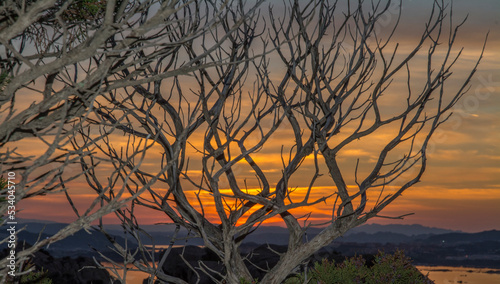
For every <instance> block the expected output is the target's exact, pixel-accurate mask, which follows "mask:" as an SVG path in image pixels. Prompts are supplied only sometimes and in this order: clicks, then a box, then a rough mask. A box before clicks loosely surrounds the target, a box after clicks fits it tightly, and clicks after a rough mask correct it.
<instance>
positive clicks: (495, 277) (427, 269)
mask: <svg viewBox="0 0 500 284" xmlns="http://www.w3.org/2000/svg"><path fill="white" fill-rule="evenodd" d="M417 268H418V269H419V270H420V271H421V272H422V273H423V274H428V275H429V279H431V280H432V281H434V282H435V283H436V284H454V283H457V284H458V283H460V284H498V283H500V269H490V268H468V267H449V266H417Z"/></svg>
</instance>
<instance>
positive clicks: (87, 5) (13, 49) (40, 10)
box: [0, 0, 260, 281]
mask: <svg viewBox="0 0 500 284" xmlns="http://www.w3.org/2000/svg"><path fill="white" fill-rule="evenodd" d="M259 3H260V2H259V1H258V2H257V3H256V6H255V7H257V6H258V5H259ZM226 7H227V2H217V3H212V2H202V1H177V0H173V1H156V0H150V1H121V0H120V1H114V0H109V1H97V0H96V1H80V0H74V1H59V0H40V1H30V0H27V1H26V0H19V1H18V0H7V1H2V3H1V4H0V49H1V51H0V67H1V70H0V88H1V89H0V90H1V93H0V107H1V109H0V115H1V118H0V123H1V126H0V146H1V147H2V151H1V153H0V172H1V174H2V175H3V176H4V177H5V178H7V176H9V177H11V176H14V175H15V177H16V178H15V179H13V180H12V181H11V182H12V183H15V189H16V190H15V193H14V192H12V194H11V195H13V196H15V201H16V203H17V202H19V201H21V200H23V199H26V198H31V197H35V196H44V195H47V194H50V193H58V192H59V193H60V192H63V193H64V194H66V196H67V198H68V201H69V202H70V204H72V205H73V201H72V199H71V194H70V191H68V188H67V187H66V185H67V184H68V182H71V181H73V180H75V179H77V178H78V177H79V176H81V175H82V174H84V173H85V174H87V173H89V172H92V171H94V168H93V167H87V168H86V172H81V171H78V172H75V171H70V172H68V171H66V172H65V170H66V169H68V168H69V167H70V166H71V165H75V164H76V165H79V163H80V161H81V160H82V159H83V158H89V159H90V158H92V155H93V152H94V149H93V148H92V145H93V144H95V143H96V142H97V141H100V140H102V139H108V138H107V137H108V136H107V135H108V132H103V133H101V134H97V135H93V136H92V137H91V138H90V139H88V140H86V141H85V142H84V144H81V145H79V146H80V147H79V148H73V146H72V145H73V144H72V143H73V140H74V138H75V135H76V134H77V133H79V132H78V131H79V130H80V129H82V127H83V123H84V122H85V123H87V122H88V121H92V120H93V119H95V118H96V117H101V116H103V117H106V120H107V121H109V119H108V118H109V117H107V116H105V112H103V110H102V109H100V108H99V107H98V110H97V112H96V110H95V109H94V107H95V106H98V105H99V104H100V103H101V102H102V101H103V100H102V99H100V98H99V97H100V96H103V95H104V94H109V95H112V94H114V93H116V92H117V91H116V90H128V88H130V87H135V86H141V85H142V84H148V83H150V82H157V81H158V80H166V79H168V78H175V76H178V75H181V74H189V73H191V72H193V71H194V70H198V69H200V68H202V69H203V68H209V67H210V66H217V65H220V64H226V62H227V61H228V60H229V58H228V59H227V60H226V62H214V61H212V60H210V56H212V55H211V54H212V53H213V52H215V50H216V48H217V47H218V46H219V44H218V43H214V44H213V45H212V47H211V48H209V49H206V50H204V52H200V53H198V54H197V55H196V56H193V57H185V58H183V57H182V56H181V54H180V53H179V52H178V51H179V50H180V49H182V48H183V46H191V45H192V42H193V40H195V39H197V38H203V37H205V35H206V34H207V33H211V32H212V31H213V30H214V28H216V27H217V26H219V25H221V23H220V22H219V14H220V13H227V9H226ZM255 7H254V8H253V9H255ZM252 11H253V10H250V11H249V12H250V13H252ZM245 17H246V16H245ZM245 17H243V18H245ZM242 23H243V20H238V21H236V22H235V23H234V25H233V26H231V27H229V28H228V31H229V32H230V33H232V32H234V31H235V30H237V29H238V28H239V26H240V25H241V24H242ZM221 36H222V37H224V35H221ZM226 36H229V35H226ZM207 58H208V59H207ZM155 68H160V69H155ZM132 69H133V71H130V70H132ZM129 71H130V72H129ZM127 72H128V73H127ZM154 72H156V73H155V75H154V76H153V77H149V76H148V73H149V74H153V73H154ZM117 74H119V75H117ZM96 114H97V115H96ZM113 117H115V118H116V115H114V114H113ZM123 119H127V117H120V118H117V121H115V122H113V125H111V126H110V128H108V129H107V130H106V131H112V130H113V129H114V128H116V127H119V128H120V127H121V124H122V123H123ZM92 134H95V133H92ZM19 141H30V142H32V143H34V145H37V148H38V149H39V150H40V152H39V154H37V155H35V156H30V155H28V154H27V153H26V151H25V150H26V149H18V148H19V147H18V146H19V145H18V142H19ZM105 141H107V140H105ZM147 149H149V146H144V144H143V145H142V146H141V147H138V148H136V149H134V153H135V154H132V155H131V156H129V157H127V159H130V160H131V161H125V163H126V164H130V163H132V160H134V158H136V157H140V156H141V155H144V154H145V153H146V150H147ZM134 162H136V163H137V161H135V160H134ZM132 172H133V171H132ZM9 173H10V174H9ZM9 181H10V179H9ZM144 190H146V187H143V188H142V189H140V190H137V192H136V195H132V196H122V195H120V194H116V195H115V196H114V198H113V199H112V200H110V202H107V203H105V204H104V203H101V201H102V196H96V199H95V200H94V202H93V203H92V204H91V205H90V206H89V208H86V209H85V210H84V211H78V208H76V207H75V213H76V216H77V219H76V221H74V222H73V223H71V224H69V225H68V226H67V227H66V228H64V229H62V230H61V231H60V232H58V233H57V234H55V235H53V236H52V237H50V238H47V239H43V240H40V241H39V242H37V243H36V244H33V246H32V247H31V248H29V249H26V250H24V251H22V252H18V253H17V254H16V266H19V265H20V264H22V263H23V262H24V261H25V260H26V259H27V258H28V257H29V256H30V254H31V253H33V252H34V251H36V250H38V249H40V248H41V247H43V246H45V245H48V244H50V243H53V242H55V241H58V240H61V239H63V238H65V237H67V236H69V235H72V234H73V233H75V232H77V231H78V230H80V229H82V228H85V229H87V228H89V226H90V224H91V223H92V222H93V221H94V220H97V219H99V218H100V217H102V216H104V215H106V214H108V213H110V212H113V211H115V210H116V209H117V208H120V207H122V206H124V205H126V204H129V203H130V201H131V200H133V199H134V198H136V197H137V196H138V195H139V194H140V193H141V192H143V191H144ZM1 194H2V196H7V195H8V194H10V193H8V191H7V188H6V189H5V190H2V192H1ZM97 205H100V206H97ZM9 206H13V204H8V203H6V202H2V203H1V204H0V211H1V213H2V216H6V214H7V212H11V211H12V210H11V208H12V207H9ZM17 209H19V208H17ZM9 214H10V215H12V217H11V219H10V220H9V219H7V218H2V224H4V223H5V222H6V221H14V220H15V215H14V213H9ZM19 225H21V224H19ZM19 229H20V227H16V230H18V231H19ZM6 241H7V240H3V241H2V243H4V242H6ZM8 263H10V261H8V260H7V259H2V260H1V261H0V266H1V267H2V268H1V270H2V275H7V273H3V272H6V271H7V270H6V264H8ZM18 275H19V274H18ZM2 281H5V278H2Z"/></svg>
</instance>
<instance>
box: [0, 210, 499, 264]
mask: <svg viewBox="0 0 500 284" xmlns="http://www.w3.org/2000/svg"><path fill="white" fill-rule="evenodd" d="M18 222H19V223H18V224H19V227H20V228H21V227H23V226H26V229H25V231H23V232H21V233H19V235H18V239H19V240H20V241H23V240H25V241H26V242H28V243H30V244H32V243H34V242H35V241H36V240H37V239H38V238H41V239H43V238H46V237H48V236H50V235H52V234H54V233H56V232H57V231H58V230H59V229H61V228H63V227H64V226H66V225H67V224H62V223H56V222H43V221H37V220H18ZM106 229H107V231H108V233H110V234H111V235H112V236H113V237H114V238H115V240H116V241H118V242H119V243H120V244H124V243H125V238H127V239H128V246H129V248H134V247H136V246H137V244H136V241H135V239H134V238H132V237H131V236H130V235H125V234H124V232H123V229H122V228H121V226H119V225H110V226H106ZM143 229H145V230H146V231H147V232H148V234H149V236H145V235H143V236H142V237H141V241H142V242H143V243H144V244H146V245H151V244H153V243H154V244H155V245H159V246H165V245H168V244H169V243H170V241H171V238H172V236H173V232H174V229H175V227H174V226H170V225H146V226H144V227H143ZM320 230H321V229H318V228H310V229H308V230H307V234H306V236H305V237H306V238H308V239H311V238H313V237H314V236H315V235H317V234H318V233H319V231H320ZM41 232H42V233H41ZM5 237H7V231H6V230H0V238H5ZM188 237H189V238H188ZM287 242H288V231H287V229H286V228H283V227H276V226H274V227H273V226H261V227H259V228H257V230H256V231H255V232H254V233H252V234H250V235H249V236H247V238H245V241H244V244H243V245H242V250H244V249H245V247H246V246H251V247H256V246H259V245H263V244H266V245H267V244H269V245H278V246H279V245H286V244H287ZM175 245H194V246H202V245H203V242H202V240H201V239H199V238H192V235H191V236H189V235H188V232H187V231H186V230H181V231H180V232H179V234H178V235H177V242H176V243H175ZM5 246H6V244H2V245H1V246H0V250H1V249H3V248H5ZM109 246H110V243H109V242H108V240H107V239H106V238H105V237H104V236H103V235H102V234H101V233H100V232H97V231H95V232H93V233H92V234H88V233H87V232H86V231H84V230H81V231H79V232H77V233H75V234H74V235H73V236H70V237H68V238H66V239H63V240H61V241H59V242H57V243H54V244H51V245H50V247H48V248H45V249H46V250H48V251H49V252H50V253H51V254H52V255H54V256H56V257H62V256H71V257H76V256H97V253H96V252H95V251H94V250H92V248H93V249H95V250H97V251H100V252H103V253H104V254H105V255H106V256H111V257H113V255H115V256H116V254H114V253H112V252H111V250H110V249H109ZM325 249H327V250H328V251H329V252H338V253H340V254H342V255H345V256H349V255H355V254H376V253H377V252H378V251H380V250H383V251H386V252H391V251H394V250H396V249H404V250H405V252H406V253H407V255H408V256H410V257H411V258H412V259H413V260H414V261H415V263H418V264H420V265H444V266H469V267H490V268H500V231H496V230H492V231H484V232H479V233H464V232H459V231H451V230H445V229H440V228H430V227H425V226H421V225H376V224H372V225H363V226H360V227H358V228H355V229H353V230H351V231H349V232H348V233H346V234H345V235H344V236H342V237H340V238H338V239H336V240H335V241H334V242H333V243H332V244H330V245H329V246H327V247H326V248H325ZM118 261H119V259H118Z"/></svg>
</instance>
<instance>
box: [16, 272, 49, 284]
mask: <svg viewBox="0 0 500 284" xmlns="http://www.w3.org/2000/svg"><path fill="white" fill-rule="evenodd" d="M46 274H47V272H46V271H44V270H43V269H42V271H34V272H31V273H29V274H26V275H23V276H22V277H21V281H20V283H21V284H23V283H26V284H27V283H38V284H52V280H51V279H50V278H48V277H47V276H46Z"/></svg>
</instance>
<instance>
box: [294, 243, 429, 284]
mask: <svg viewBox="0 0 500 284" xmlns="http://www.w3.org/2000/svg"><path fill="white" fill-rule="evenodd" d="M307 280H308V281H307V282H306V275H305V273H302V274H300V275H297V276H294V277H292V278H290V279H288V280H287V281H286V282H285V284H299V283H301V284H302V283H309V284H312V283H314V284H316V283H318V284H337V283H338V284H340V283H342V284H344V283H345V284H354V283H366V284H379V283H392V284H427V283H433V282H432V281H431V280H429V279H427V277H425V276H423V275H422V274H421V273H420V272H419V271H418V269H417V268H415V267H414V266H413V265H412V264H411V259H410V258H408V257H406V256H405V255H404V253H403V251H400V250H398V251H396V252H395V253H394V254H392V255H391V254H385V253H382V252H379V253H378V254H377V256H376V257H375V263H374V265H373V267H371V268H368V267H367V266H366V265H365V260H364V259H363V258H362V257H361V256H357V257H352V258H349V259H346V260H344V262H342V263H340V264H338V265H337V264H335V262H334V261H332V262H330V261H328V260H327V259H324V260H323V261H322V262H321V263H318V262H317V263H315V264H314V268H313V269H311V270H310V271H309V273H308V275H307Z"/></svg>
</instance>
